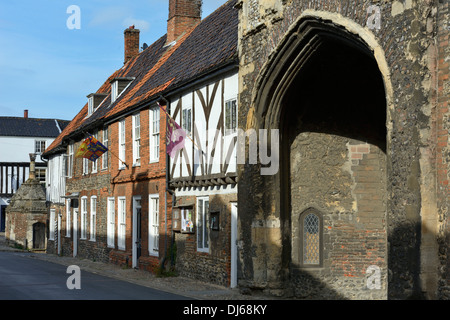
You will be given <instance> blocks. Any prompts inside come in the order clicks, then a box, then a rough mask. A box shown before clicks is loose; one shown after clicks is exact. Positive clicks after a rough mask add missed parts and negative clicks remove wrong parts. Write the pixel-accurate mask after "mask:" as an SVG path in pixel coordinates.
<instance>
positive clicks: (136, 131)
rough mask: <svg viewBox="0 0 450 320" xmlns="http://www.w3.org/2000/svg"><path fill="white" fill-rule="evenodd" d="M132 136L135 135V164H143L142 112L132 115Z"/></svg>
mask: <svg viewBox="0 0 450 320" xmlns="http://www.w3.org/2000/svg"><path fill="white" fill-rule="evenodd" d="M132 124H133V125H132V127H133V129H132V137H133V166H140V165H141V151H140V149H141V114H140V113H136V114H133V116H132Z"/></svg>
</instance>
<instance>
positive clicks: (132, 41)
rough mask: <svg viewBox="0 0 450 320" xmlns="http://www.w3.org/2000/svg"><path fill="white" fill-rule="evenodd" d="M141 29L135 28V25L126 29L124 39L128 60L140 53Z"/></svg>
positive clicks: (125, 61) (126, 58) (126, 59)
mask: <svg viewBox="0 0 450 320" xmlns="http://www.w3.org/2000/svg"><path fill="white" fill-rule="evenodd" d="M139 32H140V31H139V30H138V29H134V26H131V27H130V28H128V29H126V30H125V31H124V41H125V60H124V63H127V62H128V60H130V59H131V58H133V57H134V56H136V55H138V54H139Z"/></svg>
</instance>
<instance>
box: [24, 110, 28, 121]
mask: <svg viewBox="0 0 450 320" xmlns="http://www.w3.org/2000/svg"><path fill="white" fill-rule="evenodd" d="M23 117H24V118H25V119H28V110H24V111H23Z"/></svg>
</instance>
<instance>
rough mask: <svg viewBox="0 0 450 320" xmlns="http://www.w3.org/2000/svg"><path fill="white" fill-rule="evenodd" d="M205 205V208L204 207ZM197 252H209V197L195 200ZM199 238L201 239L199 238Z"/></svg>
mask: <svg viewBox="0 0 450 320" xmlns="http://www.w3.org/2000/svg"><path fill="white" fill-rule="evenodd" d="M205 203H207V206H205ZM196 216H197V217H196V218H197V221H196V222H197V251H199V252H209V243H210V241H209V197H198V198H197V214H196ZM200 237H201V238H200Z"/></svg>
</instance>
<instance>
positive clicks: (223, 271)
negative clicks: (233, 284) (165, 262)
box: [175, 194, 237, 287]
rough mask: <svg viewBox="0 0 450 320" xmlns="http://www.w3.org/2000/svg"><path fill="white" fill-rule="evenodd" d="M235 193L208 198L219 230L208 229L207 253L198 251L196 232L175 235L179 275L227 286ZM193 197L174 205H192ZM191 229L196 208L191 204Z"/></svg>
mask: <svg viewBox="0 0 450 320" xmlns="http://www.w3.org/2000/svg"><path fill="white" fill-rule="evenodd" d="M236 197H237V195H236V194H216V195H210V196H209V210H210V212H211V211H213V212H217V211H219V212H220V218H219V223H220V226H219V230H211V229H209V230H208V232H209V252H199V251H197V231H195V232H194V233H192V234H186V233H176V234H175V243H176V271H177V273H178V274H179V275H181V276H185V277H189V278H193V279H198V280H201V281H205V282H209V283H214V284H217V285H221V286H225V287H228V286H229V285H230V277H231V276H230V273H231V260H230V259H231V247H230V244H231V206H230V202H236V200H237V198H236ZM195 203H196V197H195V196H183V197H177V205H183V204H195ZM193 209H194V217H193V218H194V227H196V223H195V221H196V214H197V211H196V210H197V208H196V206H195V205H194V206H193Z"/></svg>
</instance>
